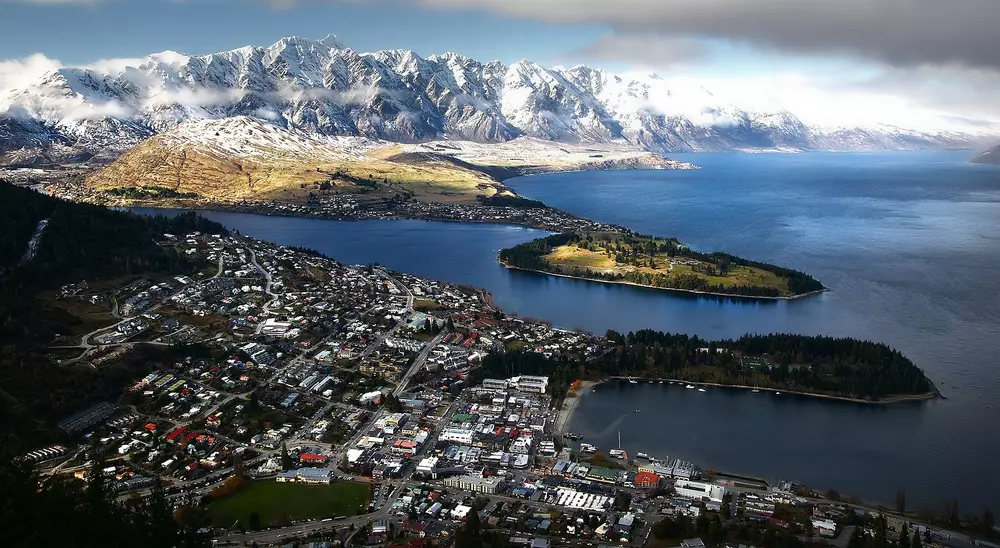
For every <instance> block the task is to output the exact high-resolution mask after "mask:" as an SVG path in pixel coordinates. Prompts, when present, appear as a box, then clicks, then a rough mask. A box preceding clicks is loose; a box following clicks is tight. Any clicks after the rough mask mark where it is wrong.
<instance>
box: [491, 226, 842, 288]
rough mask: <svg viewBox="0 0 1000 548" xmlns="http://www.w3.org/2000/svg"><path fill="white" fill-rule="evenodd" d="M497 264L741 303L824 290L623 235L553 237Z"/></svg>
mask: <svg viewBox="0 0 1000 548" xmlns="http://www.w3.org/2000/svg"><path fill="white" fill-rule="evenodd" d="M499 259H500V262H502V263H503V264H504V265H506V266H508V267H511V268H519V269H523V270H534V271H539V272H546V273H549V274H557V275H561V276H570V277H574V278H586V279H590V280H598V281H604V282H615V283H630V284H635V285H641V286H647V287H653V288H659V289H672V290H681V291H693V292H701V293H714V294H720V295H734V296H741V297H754V298H771V299H774V298H793V297H797V296H801V295H806V294H809V293H814V292H817V291H823V290H825V289H826V288H825V287H823V284H821V283H820V282H819V281H818V280H816V279H815V278H813V277H812V276H810V275H808V274H805V273H804V272H799V271H797V270H792V269H789V268H784V267H780V266H775V265H772V264H767V263H761V262H757V261H751V260H748V259H744V258H741V257H736V256H734V255H729V254H727V253H721V252H714V253H700V252H697V251H694V250H692V249H690V248H688V247H687V246H685V245H683V244H681V243H680V242H679V241H677V240H676V239H674V238H656V237H653V236H644V235H640V234H632V233H625V232H573V233H564V234H554V235H552V236H547V237H545V238H539V239H537V240H533V241H530V242H526V243H523V244H520V245H517V246H514V247H511V248H507V249H503V250H501V251H500V256H499Z"/></svg>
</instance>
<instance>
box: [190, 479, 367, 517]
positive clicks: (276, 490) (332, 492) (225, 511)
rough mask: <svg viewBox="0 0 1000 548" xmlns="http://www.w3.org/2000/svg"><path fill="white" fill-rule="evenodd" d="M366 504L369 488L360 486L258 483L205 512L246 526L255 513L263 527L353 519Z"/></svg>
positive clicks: (216, 502)
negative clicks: (314, 520) (303, 520)
mask: <svg viewBox="0 0 1000 548" xmlns="http://www.w3.org/2000/svg"><path fill="white" fill-rule="evenodd" d="M367 502H368V486H367V485H364V484H361V483H334V484H333V485H306V484H301V483H278V482H276V481H274V480H270V481H269V480H257V481H251V482H249V483H247V485H246V487H244V488H243V489H241V490H240V491H238V492H236V493H234V494H232V495H230V496H228V497H226V498H224V499H222V500H218V501H215V502H213V503H212V504H210V505H209V506H208V513H209V514H210V515H211V516H212V519H213V520H214V521H215V523H217V524H219V525H222V526H230V525H232V524H233V523H234V522H235V521H236V520H240V522H242V523H243V524H244V525H245V524H247V523H249V520H250V513H251V512H257V514H258V515H259V516H260V522H261V524H262V525H268V524H275V523H283V522H287V521H292V520H300V519H307V518H323V517H334V516H353V515H356V514H358V513H360V511H361V510H363V508H362V506H363V505H365V504H366V503H367Z"/></svg>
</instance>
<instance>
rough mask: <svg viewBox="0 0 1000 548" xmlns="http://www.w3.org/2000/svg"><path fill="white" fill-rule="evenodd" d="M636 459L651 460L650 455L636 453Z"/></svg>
mask: <svg viewBox="0 0 1000 548" xmlns="http://www.w3.org/2000/svg"><path fill="white" fill-rule="evenodd" d="M635 458H637V459H646V460H649V455H647V454H645V453H636V454H635Z"/></svg>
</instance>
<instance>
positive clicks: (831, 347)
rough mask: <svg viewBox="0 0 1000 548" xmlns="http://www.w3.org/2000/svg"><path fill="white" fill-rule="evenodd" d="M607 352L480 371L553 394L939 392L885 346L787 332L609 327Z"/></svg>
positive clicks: (871, 396)
mask: <svg viewBox="0 0 1000 548" xmlns="http://www.w3.org/2000/svg"><path fill="white" fill-rule="evenodd" d="M604 339H605V342H606V344H607V346H608V350H607V351H605V352H602V353H601V354H600V355H598V356H596V357H594V356H590V357H585V356H580V357H578V358H573V357H567V356H562V357H558V358H546V357H545V356H543V355H542V354H538V353H536V352H520V351H516V352H505V353H497V354H491V355H489V356H487V357H486V358H485V359H484V361H483V368H482V371H481V373H480V374H481V375H483V376H486V377H490V376H503V375H549V376H550V377H551V384H550V387H551V389H552V391H553V395H554V397H562V396H565V395H566V393H567V391H568V390H569V389H570V387H571V384H572V382H573V381H574V380H577V379H587V380H604V379H609V378H612V377H633V378H654V379H678V380H682V381H685V382H692V383H701V384H717V385H724V386H746V387H755V388H760V389H770V390H779V391H782V392H789V393H792V392H796V393H801V394H807V395H816V396H823V397H830V398H838V399H847V400H852V401H859V402H870V403H892V402H897V401H909V400H917V399H933V398H937V397H939V395H938V393H937V390H936V389H935V387H934V385H933V384H932V383H931V382H930V380H928V379H927V377H926V376H925V375H924V372H923V370H921V369H920V368H918V367H917V366H916V365H915V364H914V363H913V362H912V361H910V360H909V359H908V358H907V357H906V356H904V355H903V354H902V353H901V352H899V351H898V350H895V349H893V348H891V347H889V346H887V345H885V344H882V343H877V342H872V341H863V340H859V339H852V338H833V337H822V336H805V335H791V334H769V335H744V336H742V337H740V338H738V339H730V340H720V341H711V340H706V339H701V338H699V337H697V336H694V337H692V336H688V335H683V334H675V333H664V332H661V331H653V330H640V331H636V332H630V333H628V334H621V333H618V332H615V331H608V332H607V334H606V335H605V336H604Z"/></svg>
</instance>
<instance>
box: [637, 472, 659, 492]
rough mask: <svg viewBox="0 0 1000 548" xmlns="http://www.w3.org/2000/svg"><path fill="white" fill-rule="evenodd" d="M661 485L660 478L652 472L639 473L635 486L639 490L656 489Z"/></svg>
mask: <svg viewBox="0 0 1000 548" xmlns="http://www.w3.org/2000/svg"><path fill="white" fill-rule="evenodd" d="M658 485H660V476H657V475H656V474H654V473H652V472H639V473H638V474H636V475H635V486H636V487H638V488H639V489H655V488H656V487H657V486H658Z"/></svg>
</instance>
